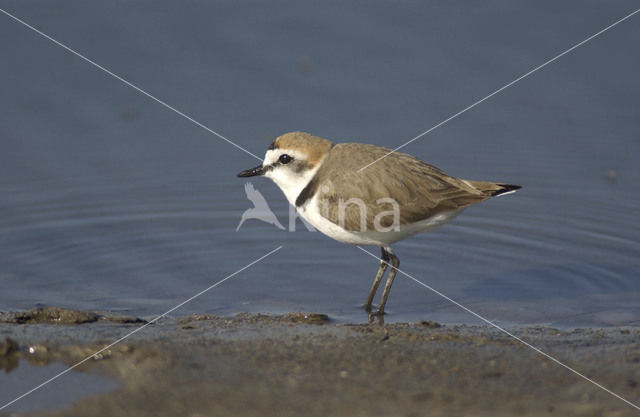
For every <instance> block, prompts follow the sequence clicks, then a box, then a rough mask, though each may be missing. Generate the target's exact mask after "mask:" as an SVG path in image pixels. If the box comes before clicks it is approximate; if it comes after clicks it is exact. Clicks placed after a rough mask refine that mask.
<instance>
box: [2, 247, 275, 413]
mask: <svg viewBox="0 0 640 417" xmlns="http://www.w3.org/2000/svg"><path fill="white" fill-rule="evenodd" d="M280 249H282V246H278V247H277V248H275V249H274V250H272V251H271V252H269V253H266V254H264V255H262V256H261V257H259V258H258V259H256V260H254V261H253V262H251V263H248V264H247V265H245V266H243V267H242V268H240V269H238V270H237V271H236V272H234V273H232V274H231V275H227V276H226V277H224V278H223V279H221V280H220V281H218V282H216V283H215V284H213V285H211V286H209V287H207V288H205V289H204V290H202V291H200V292H199V293H197V294H196V295H194V296H192V297H190V298H188V299H186V300H184V301H183V302H181V303H180V304H178V305H177V306H175V307H173V308H171V309H169V310H167V311H165V312H164V313H162V314H160V315H159V316H158V317H156V318H154V319H153V320H151V321H149V322H147V323H145V324H143V325H142V326H140V327H138V328H136V329H134V330H132V331H130V332H129V333H127V334H126V335H124V336H122V337H121V338H120V339H118V340H116V341H115V342H113V343H111V344H110V345H108V346H105V347H103V348H102V349H100V350H99V351H97V352H95V353H93V354H91V355H89V356H87V357H86V358H84V359H83V360H81V361H80V362H78V363H76V364H75V365H73V366H70V367H69V368H67V369H65V370H64V371H62V372H60V373H58V374H56V375H54V376H52V377H51V378H49V379H47V380H46V381H44V382H43V383H41V384H40V385H38V386H36V387H33V388H32V389H30V390H29V391H27V392H25V393H24V394H22V395H21V396H19V397H17V398H15V399H13V400H12V401H9V402H8V403H6V404H5V405H3V406H1V407H0V411H2V410H4V409H5V408H7V407H9V406H10V405H11V404H13V403H15V402H16V401H20V400H21V399H23V398H24V397H26V396H27V395H29V394H31V393H33V392H34V391H37V390H39V389H40V388H42V387H44V386H45V385H47V384H48V383H50V382H53V381H55V380H56V379H58V378H60V377H61V376H62V375H64V374H66V373H67V372H69V371H71V370H72V369H74V368H76V367H78V366H80V365H82V364H83V363H85V362H86V361H88V360H89V359H91V358H93V357H94V356H95V355H98V354H100V353H102V352H104V351H105V350H107V349H110V348H112V347H113V346H115V345H117V344H118V343H120V342H122V341H123V340H125V339H126V338H128V337H130V336H132V335H134V334H136V333H138V332H139V331H140V330H142V329H144V328H145V327H147V326H149V325H151V324H153V323H155V322H156V321H158V320H160V319H161V318H163V317H164V316H166V315H167V314H170V313H171V312H173V311H175V310H177V309H179V308H180V307H182V306H183V305H185V304H187V303H188V302H190V301H193V300H194V299H196V298H198V297H200V296H201V295H202V294H204V293H206V292H207V291H209V290H211V289H213V288H215V287H217V286H218V285H220V284H222V283H223V282H225V281H227V280H229V279H231V278H233V277H234V276H236V275H237V274H239V273H240V272H242V271H244V270H245V269H247V268H249V267H251V266H253V265H255V264H257V263H258V262H260V261H262V260H263V259H265V258H266V257H268V256H270V255H272V254H274V253H276V252H277V251H279V250H280Z"/></svg>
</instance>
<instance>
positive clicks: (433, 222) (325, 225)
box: [298, 196, 462, 246]
mask: <svg viewBox="0 0 640 417" xmlns="http://www.w3.org/2000/svg"><path fill="white" fill-rule="evenodd" d="M316 198H317V196H314V197H313V198H311V199H310V200H309V201H308V202H307V204H305V205H304V206H303V207H302V208H298V213H300V215H301V216H302V217H303V218H304V219H305V220H306V221H308V222H309V223H310V224H311V225H312V226H313V227H315V228H316V229H318V230H319V231H321V232H322V233H324V234H325V235H327V236H329V237H330V238H332V239H335V240H337V241H339V242H343V243H350V244H353V245H376V246H388V245H390V244H392V243H394V242H398V241H400V240H402V239H406V238H408V237H410V236H413V235H415V234H418V233H422V232H426V231H427V230H430V229H433V228H434V227H438V226H442V225H443V224H447V223H449V222H450V221H451V220H453V218H454V217H456V216H457V215H458V214H460V212H461V211H462V209H458V210H452V211H447V212H443V213H439V214H437V215H435V216H432V217H429V218H427V219H424V220H421V221H419V222H416V223H411V224H405V225H400V228H399V230H392V231H388V232H382V231H377V230H367V231H364V232H352V231H348V230H345V229H343V228H342V227H340V226H338V225H337V224H335V223H332V222H331V221H329V220H328V219H327V218H326V217H323V216H322V215H321V214H320V208H319V205H318V204H317V200H316Z"/></svg>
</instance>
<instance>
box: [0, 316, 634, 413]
mask: <svg viewBox="0 0 640 417" xmlns="http://www.w3.org/2000/svg"><path fill="white" fill-rule="evenodd" d="M80 318H85V319H87V320H80ZM144 323H146V322H144V321H143V320H139V319H137V318H130V317H116V316H111V315H109V314H108V313H95V312H73V311H70V310H64V309H59V310H57V311H39V312H36V311H32V312H23V313H13V314H8V313H4V314H0V367H2V368H4V369H5V371H8V370H11V367H12V366H16V365H17V361H18V360H20V359H25V360H27V361H29V362H30V363H32V364H36V365H44V364H47V363H51V362H53V361H61V362H62V363H64V364H66V365H72V364H74V363H77V362H78V361H80V360H82V359H84V358H86V357H87V356H90V355H91V354H93V353H94V352H96V351H97V350H99V349H101V348H103V347H104V346H106V345H108V344H110V343H112V342H113V341H115V340H117V339H119V338H121V337H122V336H124V335H126V334H127V333H129V332H131V331H133V330H135V329H136V328H139V327H140V326H141V325H144ZM509 330H510V331H512V332H513V333H514V334H516V335H517V336H518V337H521V338H522V339H524V340H526V341H527V342H528V343H531V344H532V345H534V346H536V347H538V348H540V349H541V350H543V351H545V352H547V353H548V354H550V355H551V356H554V357H555V358H557V359H558V360H560V361H562V362H564V363H566V364H567V365H569V366H571V367H572V368H574V369H576V370H578V371H579V372H581V373H583V374H584V375H586V376H588V377H589V378H592V379H594V380H596V381H597V382H598V383H600V384H602V385H603V386H605V387H607V388H609V389H611V390H612V391H614V392H616V393H617V394H619V395H620V396H622V397H624V398H626V399H628V400H629V401H631V402H634V403H636V404H637V403H640V329H638V328H603V329H575V330H571V331H561V330H557V329H553V328H546V327H524V328H515V329H509ZM73 372H88V373H98V374H101V375H106V376H108V377H110V378H114V379H115V380H116V381H118V382H119V384H120V385H119V387H118V388H116V389H114V390H111V391H109V392H107V393H103V394H97V395H93V396H90V397H87V398H81V399H79V400H77V401H75V402H74V403H72V404H70V405H68V406H67V407H64V408H62V409H57V410H47V411H40V412H36V413H21V414H15V415H21V416H22V415H29V416H113V415H128V416H152V415H153V416H227V415H228V416H231V415H233V416H264V415H278V416H301V415H305V416H309V415H310V416H315V415H323V416H324V415H345V416H346V415H349V416H371V415H376V416H420V415H430V416H451V415H476V416H485V415H486V416H515V415H518V416H539V415H558V416H585V415H586V416H591V415H593V416H627V415H628V416H632V415H638V411H637V410H635V409H634V408H632V407H631V406H629V405H627V404H625V403H624V402H622V401H621V400H619V399H617V398H615V397H613V396H612V395H610V394H608V393H606V392H605V391H603V390H601V389H600V388H598V387H596V386H594V385H593V384H591V383H589V382H588V381H585V380H584V379H582V378H580V377H579V376H577V375H575V374H573V373H571V372H570V371H568V370H567V369H564V368H562V367H561V366H559V365H557V364H555V363H553V362H552V361H550V360H549V359H547V358H545V357H543V356H542V355H540V354H538V353H536V352H534V351H532V350H531V349H530V348H527V347H526V346H524V345H523V344H521V343H519V342H517V341H516V340H514V339H512V338H510V337H508V336H507V335H505V334H503V333H501V332H499V331H497V330H496V329H493V328H491V327H487V326H452V325H444V326H440V325H438V324H437V323H433V322H429V321H422V322H417V323H392V324H380V323H371V324H336V323H333V322H331V321H330V320H329V318H327V317H326V316H324V315H321V314H305V313H292V314H287V315H282V316H268V315H255V314H239V315H236V316H233V317H215V316H209V315H194V316H187V317H177V318H176V317H172V318H165V319H163V320H161V321H159V322H157V323H153V324H151V325H148V326H147V327H146V328H144V329H142V330H141V331H139V332H137V333H135V334H134V335H132V336H131V337H129V338H127V339H126V340H124V341H123V342H121V343H119V344H118V345H116V346H113V347H112V348H110V349H108V350H106V351H104V352H103V353H101V354H100V355H96V356H95V357H94V358H92V359H91V360H89V361H87V362H85V363H83V364H82V365H80V366H79V367H78V368H77V369H76V370H74V371H73ZM63 378H64V376H63V377H61V378H60V380H58V381H56V382H54V383H62V384H63V383H64V379H63ZM24 400H26V399H24ZM0 415H13V414H9V413H3V412H0Z"/></svg>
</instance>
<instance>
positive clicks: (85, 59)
mask: <svg viewBox="0 0 640 417" xmlns="http://www.w3.org/2000/svg"><path fill="white" fill-rule="evenodd" d="M0 12H2V13H4V14H5V15H6V16H8V17H10V18H11V19H13V20H15V21H16V22H18V23H20V24H22V25H24V26H25V27H27V28H29V29H31V30H32V31H34V32H36V33H37V34H39V35H41V36H43V37H45V38H46V39H48V40H50V41H51V42H53V43H55V44H56V45H58V46H60V47H61V48H64V49H66V50H67V51H69V52H71V53H72V54H74V55H75V56H77V57H78V58H80V59H83V60H84V61H86V62H88V63H89V64H91V65H93V66H94V67H96V68H98V69H100V70H102V71H104V72H106V73H107V74H109V75H110V76H112V77H113V78H115V79H117V80H119V81H121V82H123V83H124V84H126V85H128V86H129V87H131V88H133V89H134V90H136V91H138V92H140V93H142V94H144V95H145V96H147V97H149V98H150V99H152V100H154V101H156V102H158V103H160V104H161V105H163V106H164V107H166V108H167V109H169V110H171V111H173V112H175V113H176V114H178V115H180V116H182V117H184V118H185V119H187V120H189V121H190V122H192V123H194V124H195V125H197V126H199V127H201V128H202V129H204V130H206V131H207V132H209V133H211V134H213V135H215V136H217V137H219V138H220V139H222V140H224V141H226V142H227V143H229V144H230V145H233V146H235V147H236V148H238V149H240V150H241V151H243V152H245V153H247V154H249V155H251V156H253V157H254V158H256V159H257V160H259V161H262V158H260V157H258V156H256V155H254V154H253V153H251V152H249V151H248V150H246V149H245V148H243V147H242V146H240V145H238V144H237V143H235V142H233V141H231V140H230V139H227V138H226V137H224V136H222V135H221V134H220V133H218V132H216V131H215V130H213V129H211V128H209V127H207V126H205V125H203V124H202V123H200V122H199V121H197V120H195V119H193V118H192V117H189V116H187V115H186V114H184V113H183V112H181V111H180V110H178V109H176V108H175V107H173V106H171V105H170V104H167V103H166V102H164V101H162V100H160V99H159V98H157V97H156V96H154V95H152V94H151V93H148V92H146V91H145V90H143V89H142V88H140V87H138V86H137V85H135V84H133V83H131V82H129V81H127V80H125V79H124V78H122V77H121V76H119V75H118V74H115V73H113V72H111V71H109V70H108V69H106V68H105V67H103V66H101V65H100V64H98V63H96V62H94V61H92V60H91V59H89V58H87V57H86V56H84V55H82V54H81V53H80V52H77V51H75V50H73V49H71V48H70V47H68V46H67V45H65V44H63V43H62V42H60V41H58V40H56V39H54V38H52V37H51V36H49V35H47V34H46V33H44V32H42V31H40V30H38V29H36V28H35V27H33V26H31V25H30V24H28V23H27V22H25V21H24V20H21V19H19V18H18V17H16V16H14V15H12V14H11V13H9V12H7V11H5V10H4V9H1V8H0Z"/></svg>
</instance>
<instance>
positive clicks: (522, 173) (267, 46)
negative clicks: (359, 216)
mask: <svg viewBox="0 0 640 417" xmlns="http://www.w3.org/2000/svg"><path fill="white" fill-rule="evenodd" d="M0 4H1V6H0V7H2V8H4V9H5V10H7V11H8V12H10V13H13V14H15V15H17V16H18V17H20V18H21V19H24V20H25V21H27V22H29V23H30V24H32V25H34V26H36V27H37V28H38V29H40V30H42V31H44V32H45V33H47V34H49V35H50V36H53V37H55V38H56V39H58V40H59V41H61V42H64V43H67V44H68V45H69V46H70V47H72V48H74V49H76V50H78V51H79V52H81V53H83V54H86V55H87V56H88V57H89V58H91V59H93V60H95V61H96V62H97V63H99V64H101V65H103V66H105V67H107V68H108V69H110V70H112V71H114V72H116V73H118V74H119V75H121V76H122V77H124V78H126V79H127V80H129V81H131V82H133V83H135V84H137V85H139V86H140V87H141V88H143V89H145V90H147V91H149V92H150V93H151V94H154V95H156V96H157V97H158V98H160V99H162V100H165V101H166V102H167V103H169V104H171V105H172V106H175V107H176V108H178V109H180V110H181V111H183V112H185V113H186V114H188V115H189V116H191V117H193V118H194V119H196V120H198V121H199V122H201V123H203V124H205V125H207V126H209V127H210V128H211V129H214V130H215V131H217V132H219V133H220V134H222V135H224V136H225V137H227V138H229V139H230V140H233V141H234V142H236V143H238V144H239V145H240V146H242V147H245V148H246V149H248V150H250V151H251V152H253V153H254V154H256V155H259V156H261V155H262V154H263V152H264V150H265V149H266V146H267V145H268V144H269V143H270V141H271V140H272V139H273V137H275V136H277V135H279V134H281V133H283V132H286V131H291V130H306V131H310V132H312V133H314V134H316V135H319V136H323V137H327V138H331V139H334V140H336V141H358V142H368V143H374V144H378V145H383V146H388V147H395V146H398V145H400V144H402V143H403V142H405V141H407V140H409V139H411V138H413V137H415V136H416V135H418V134H420V133H421V132H423V131H425V130H427V129H429V128H431V127H432V126H434V125H435V124H437V123H439V122H440V121H442V120H444V119H445V118H447V117H449V116H451V115H453V114H454V113H456V112H458V111H459V110H461V109H463V108H465V107H466V106H468V105H470V104H472V103H473V102H475V101H477V100H479V99H481V98H483V97H484V96H486V95H487V94H489V93H491V92H493V91H495V90H496V89H497V88H499V87H501V86H503V85H505V84H506V83H508V82H510V81H512V80H513V79H515V78H517V77H519V76H520V75H522V74H524V73H526V72H527V71H529V70H531V69H532V68H534V67H536V66H538V65H540V64H541V63H543V62H545V61H546V60H548V59H550V58H552V57H553V56H555V55H557V54H558V53H561V52H563V51H564V50H566V49H567V48H569V47H570V46H572V45H574V44H575V43H577V42H579V41H581V40H583V39H585V38H587V37H588V36H591V35H592V34H594V33H595V32H597V31H599V30H601V29H602V28H604V27H605V26H608V25H609V24H611V23H612V22H614V21H615V20H617V19H619V18H621V17H623V16H625V15H626V14H628V13H631V12H632V11H633V10H634V8H635V7H637V4H636V3H634V2H631V1H615V2H607V3H606V5H605V4H604V3H601V2H595V1H594V2H583V1H580V2H577V1H576V2H563V3H561V4H559V3H557V2H535V3H530V4H527V5H522V4H518V5H515V4H513V3H511V2H506V1H492V2H483V3H482V7H480V6H479V5H475V6H467V7H464V8H462V7H460V5H459V4H457V3H432V4H429V3H424V4H423V3H401V4H396V3H393V4H390V3H386V2H374V3H367V7H366V8H365V7H364V3H362V4H359V3H350V4H348V5H343V4H338V3H335V4H321V3H312V4H304V5H303V4H300V3H296V2H289V3H287V2H282V3H279V4H278V5H277V6H274V5H269V6H267V5H265V4H262V3H261V2H243V3H216V4H209V3H199V2H193V3H186V4H182V3H181V4H178V3H175V4H174V3H170V2H162V3H158V2H137V3H135V4H129V3H124V2H122V3H121V2H115V3H113V2H97V1H67V2H64V3H62V4H56V5H55V6H52V5H49V4H48V3H47V2H29V3H24V2H19V1H2V2H0ZM638 19H640V17H638V16H635V17H633V18H631V19H629V21H627V22H624V23H622V24H620V25H619V26H617V27H615V28H613V29H611V30H610V31H608V32H606V33H605V34H603V35H601V36H600V37H598V38H596V39H594V40H593V41H591V42H589V43H587V44H585V45H584V46H582V47H580V48H579V49H577V50H575V51H573V52H572V53H570V54H567V55H566V56H564V57H562V58H561V59H559V60H558V61H556V62H554V63H552V64H550V65H549V66H547V67H545V68H544V69H542V70H540V71H538V72H536V73H535V74H533V75H531V76H530V77H528V78H526V79H524V80H522V81H520V82H519V83H517V84H515V85H513V86H512V87H510V88H508V89H506V90H505V91H503V92H501V93H500V94H498V95H496V96H494V97H492V98H491V99H489V100H487V101H486V102H484V103H482V104H480V105H478V106H477V107H475V108H473V109H471V110H469V111H468V112H466V113H465V114H464V115H462V116H460V117H459V118H456V119H454V120H452V121H451V122H449V123H447V124H445V125H444V126H442V127H440V128H438V129H436V130H434V131H433V132H431V133H430V134H428V135H426V136H424V137H423V138H421V139H419V140H416V141H415V142H413V143H412V144H411V145H409V146H407V147H406V148H405V149H404V151H406V152H408V153H411V154H413V155H415V156H417V157H419V158H421V159H423V160H425V161H427V162H430V163H433V164H435V165H436V166H438V167H440V168H442V169H444V170H445V171H447V172H448V173H450V174H452V175H456V176H460V177H463V178H470V179H483V180H495V181H505V182H511V183H516V184H521V185H523V186H524V188H523V189H522V190H521V191H520V192H518V193H517V194H515V195H510V196H505V197H504V198H499V199H495V200H492V201H488V202H485V203H482V204H481V205H478V206H476V207H473V208H470V209H469V210H467V211H466V212H465V213H463V214H462V215H461V216H459V217H458V218H457V219H456V220H455V221H454V222H453V223H452V224H451V225H448V226H445V227H443V228H440V229H437V230H435V231H433V232H431V233H429V234H424V235H420V236H416V237H414V238H412V239H409V240H407V241H404V242H401V243H399V244H397V245H396V246H395V247H394V249H395V251H396V253H397V254H398V255H399V257H400V259H401V262H402V264H401V269H403V270H404V271H406V272H407V273H409V274H411V275H412V276H414V277H415V278H417V279H419V280H421V281H422V282H424V283H425V284H427V285H430V286H432V287H433V288H435V289H437V290H438V291H440V292H442V293H443V294H446V295H447V296H449V297H451V298H452V299H454V300H456V301H458V302H460V303H461V304H463V305H465V306H467V307H469V308H471V309H472V310H474V311H476V312H477V313H478V314H481V315H483V316H485V317H487V318H488V319H490V320H494V321H496V322H499V323H508V324H538V323H545V324H551V325H556V326H618V325H637V324H640V303H639V302H638V300H639V299H640V279H639V274H638V270H639V267H640V257H639V256H638V255H639V249H640V222H639V220H640V219H639V217H640V216H639V215H638V214H639V211H638V207H639V206H640V181H639V180H640V165H639V164H638V155H640V140H639V138H640V124H638V120H640V98H639V97H640V95H639V94H638V92H639V91H640V79H639V78H638V77H637V74H638V73H640V55H639V54H638V53H637V48H636V47H635V46H636V43H637V42H636V41H635V40H637V39H638V37H639V36H640V25H639V24H638V21H639V20H638ZM569 23H570V24H569ZM0 48H2V51H3V59H2V64H1V65H0V77H2V80H3V81H4V82H3V86H2V92H1V94H0V120H1V125H2V131H1V133H0V141H1V142H0V143H1V145H0V146H1V149H2V152H0V265H1V267H0V283H1V285H2V291H0V310H3V311H7V310H17V309H30V308H33V307H34V306H38V305H57V306H64V307H69V308H80V309H97V310H107V311H115V312H126V313H127V314H135V315H139V316H144V317H147V318H148V317H153V316H155V315H157V314H160V313H163V312H165V311H167V310H168V309H170V308H171V307H173V306H174V305H176V304H178V303H179V302H182V301H183V300H185V299H187V298H189V297H191V296H192V295H194V294H196V293H198V292H199V291H201V290H203V289H204V288H207V287H208V286H210V285H212V284H214V283H215V282H217V281H219V280H221V279H223V278H224V277H226V276H228V275H229V274H231V273H233V272H234V271H236V270H238V269H239V268H241V267H243V266H244V265H246V264H248V263H250V262H251V261H253V260H255V259H257V258H259V257H260V256H262V255H264V254H265V253H267V252H269V251H270V250H272V249H274V248H276V247H278V246H280V245H282V246H283V249H282V250H280V251H278V252H277V253H275V254H273V255H272V256H270V257H269V258H267V259H265V260H264V261H262V262H260V263H258V264H256V265H254V266H252V267H251V268H249V269H247V270H246V271H243V272H242V273H240V274H238V275H236V276H235V277H233V278H232V279H230V280H228V281H227V282H225V283H224V284H222V285H220V286H218V287H216V288H214V289H212V290H211V291H209V292H208V293H206V294H204V295H202V296H201V297H199V298H197V299H196V300H194V301H192V302H190V303H189V304H187V305H185V306H184V307H182V308H181V309H180V310H179V312H176V314H189V313H192V312H199V313H205V312H208V313H215V314H230V313H235V312H238V311H251V312H269V313H280V312H287V311H300V310H302V311H318V312H322V313H326V314H329V315H330V316H331V317H333V318H335V319H336V320H339V321H355V322H361V321H365V320H366V316H365V314H364V312H363V310H362V309H361V306H360V304H361V303H362V302H364V299H365V297H366V295H367V292H368V290H369V286H370V281H371V280H372V278H373V275H374V274H375V271H376V268H377V262H376V261H375V260H374V259H373V258H371V257H370V256H368V255H367V254H365V253H363V252H362V251H360V250H359V249H357V248H355V247H351V246H346V245H343V244H340V243H337V242H333V241H331V240H330V239H329V238H326V237H324V236H322V235H321V234H320V233H314V232H309V231H307V230H306V229H305V227H304V226H303V225H302V224H301V223H300V222H299V221H298V223H297V224H296V231H295V232H294V233H292V232H290V231H289V230H287V231H281V230H279V229H277V228H276V227H274V226H272V225H268V224H266V223H262V222H259V221H257V220H248V221H247V222H246V223H245V224H243V225H242V227H241V228H240V230H239V231H238V232H237V233H236V232H235V229H236V226H237V225H238V223H239V221H240V216H241V215H242V213H243V211H244V210H246V209H247V208H249V207H251V203H250V202H249V201H248V200H247V199H246V196H245V192H244V187H243V186H244V184H245V181H243V180H242V179H238V178H236V177H235V174H236V173H237V172H239V171H240V170H242V169H246V168H249V167H253V166H255V165H256V164H257V161H256V160H254V159H253V158H252V157H251V156H250V155H247V154H245V153H243V152H242V151H240V150H238V149H237V148H235V147H233V146H231V145H229V144H228V143H226V142H224V141H223V140H221V139H220V138H218V137H216V136H214V135H212V134H210V133H208V132H206V131H205V130H203V129H201V128H199V127H198V126H196V125H194V124H193V123H191V122H189V121H187V120H185V119H183V118H181V117H180V116H178V115H177V114H175V113H173V112H171V111H169V110H167V109H166V108H164V107H162V106H160V105H159V104H158V103H156V102H154V101H152V100H150V99H149V98H148V97H145V96H143V95H141V94H140V93H139V92H137V91H135V90H133V89H131V88H130V87H127V86H126V85H124V84H122V83H121V82H119V81H117V80H115V79H113V78H111V77H109V76H108V75H106V74H105V73H103V72H101V71H99V70H97V69H96V68H94V67H92V66H91V65H89V64H88V63H86V62H84V61H82V60H80V59H79V58H78V57H76V56H73V55H72V54H70V53H68V52H65V51H64V50H63V49H61V48H60V47H58V46H56V45H54V44H53V43H51V42H50V41H48V40H46V39H44V38H42V37H41V36H39V35H37V34H35V33H33V32H32V31H29V30H28V29H26V28H25V27H23V26H21V25H19V24H17V23H16V22H14V21H12V20H10V19H9V18H7V17H6V16H4V15H0ZM609 171H615V174H616V176H615V181H612V180H610V179H608V178H607V173H608V172H609ZM252 183H253V185H254V186H255V187H256V189H258V191H260V192H261V193H262V194H263V195H264V196H265V198H266V200H267V201H268V202H269V204H270V206H271V208H272V209H273V210H274V212H275V213H276V215H277V216H278V218H279V219H280V222H282V223H283V224H284V225H285V226H286V227H287V229H289V227H288V226H289V222H288V215H289V209H288V206H287V203H286V200H285V199H284V197H283V195H282V194H281V192H280V191H279V190H278V189H277V188H276V187H275V185H273V184H272V183H270V182H269V181H268V180H265V179H260V178H258V179H255V180H253V181H252ZM368 249H370V250H371V251H372V252H373V253H374V254H378V249H377V248H368ZM387 309H388V313H389V314H388V315H387V317H386V319H387V320H389V321H405V320H416V319H424V318H428V319H431V320H437V321H444V322H463V323H477V322H478V320H477V319H476V318H475V317H473V316H471V315H470V314H468V313H467V312H464V311H462V310H460V309H459V308H458V307H456V306H454V305H452V304H451V303H450V302H449V301H446V300H444V299H443V298H441V297H439V296H438V295H435V294H434V293H432V292H430V291H429V290H427V289H426V288H424V287H422V286H419V285H418V284H416V283H415V282H413V281H411V280H409V279H404V278H403V277H399V278H398V280H397V282H396V283H395V284H394V288H393V291H392V292H391V297H390V300H389V303H388V306H387Z"/></svg>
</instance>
